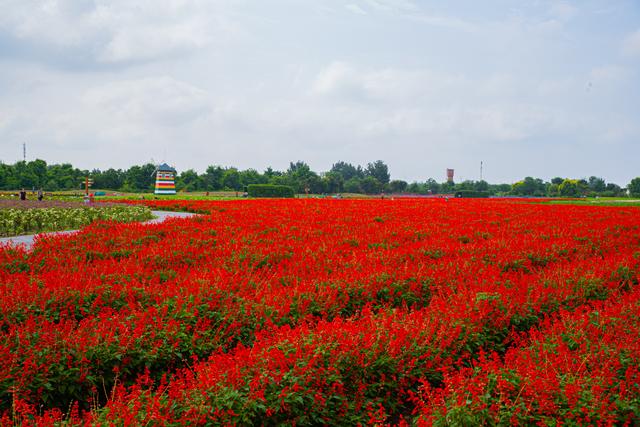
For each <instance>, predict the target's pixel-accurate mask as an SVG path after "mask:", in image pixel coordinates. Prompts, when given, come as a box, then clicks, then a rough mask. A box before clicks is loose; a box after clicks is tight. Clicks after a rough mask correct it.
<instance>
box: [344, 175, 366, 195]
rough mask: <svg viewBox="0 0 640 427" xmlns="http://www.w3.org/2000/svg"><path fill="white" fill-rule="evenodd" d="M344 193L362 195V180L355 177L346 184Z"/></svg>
mask: <svg viewBox="0 0 640 427" xmlns="http://www.w3.org/2000/svg"><path fill="white" fill-rule="evenodd" d="M344 191H345V192H346V193H362V187H361V185H360V179H359V178H356V177H353V178H351V179H349V180H347V181H346V182H345V183H344Z"/></svg>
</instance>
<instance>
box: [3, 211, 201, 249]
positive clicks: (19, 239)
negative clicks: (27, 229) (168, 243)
mask: <svg viewBox="0 0 640 427" xmlns="http://www.w3.org/2000/svg"><path fill="white" fill-rule="evenodd" d="M151 213H152V214H153V216H155V218H154V219H150V220H149V221H145V222H144V224H158V223H160V222H163V221H164V220H166V219H167V218H188V217H191V216H194V215H197V214H194V213H191V212H168V211H151ZM78 231H80V230H65V231H52V232H50V233H38V234H46V235H49V236H55V235H63V234H72V233H77V232H78ZM38 234H27V235H24V236H12V237H2V238H0V244H2V243H10V244H13V245H25V246H26V247H27V249H31V246H32V245H33V240H34V238H35V237H36V236H37V235H38Z"/></svg>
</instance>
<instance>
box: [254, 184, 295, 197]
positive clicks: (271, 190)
mask: <svg viewBox="0 0 640 427" xmlns="http://www.w3.org/2000/svg"><path fill="white" fill-rule="evenodd" d="M247 193H249V197H294V193H293V188H291V187H289V186H287V185H271V184H251V185H248V186H247Z"/></svg>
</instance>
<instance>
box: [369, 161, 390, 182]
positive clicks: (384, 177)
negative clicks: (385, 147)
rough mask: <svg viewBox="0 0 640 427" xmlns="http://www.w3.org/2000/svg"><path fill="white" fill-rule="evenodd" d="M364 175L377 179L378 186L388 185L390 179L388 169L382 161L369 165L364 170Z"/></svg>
mask: <svg viewBox="0 0 640 427" xmlns="http://www.w3.org/2000/svg"><path fill="white" fill-rule="evenodd" d="M365 175H367V176H371V177H373V178H375V179H377V180H378V182H379V183H380V184H388V183H389V180H390V179H391V175H390V174H389V167H388V166H387V165H386V164H385V163H384V162H383V161H382V160H376V161H375V162H373V163H369V164H368V165H367V169H365Z"/></svg>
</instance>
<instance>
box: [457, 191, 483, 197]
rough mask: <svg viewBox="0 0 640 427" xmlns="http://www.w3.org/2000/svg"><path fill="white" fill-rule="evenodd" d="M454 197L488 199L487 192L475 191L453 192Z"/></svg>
mask: <svg viewBox="0 0 640 427" xmlns="http://www.w3.org/2000/svg"><path fill="white" fill-rule="evenodd" d="M455 195H456V197H460V198H465V199H467V198H485V197H489V192H488V191H477V190H458V191H456V192H455Z"/></svg>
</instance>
